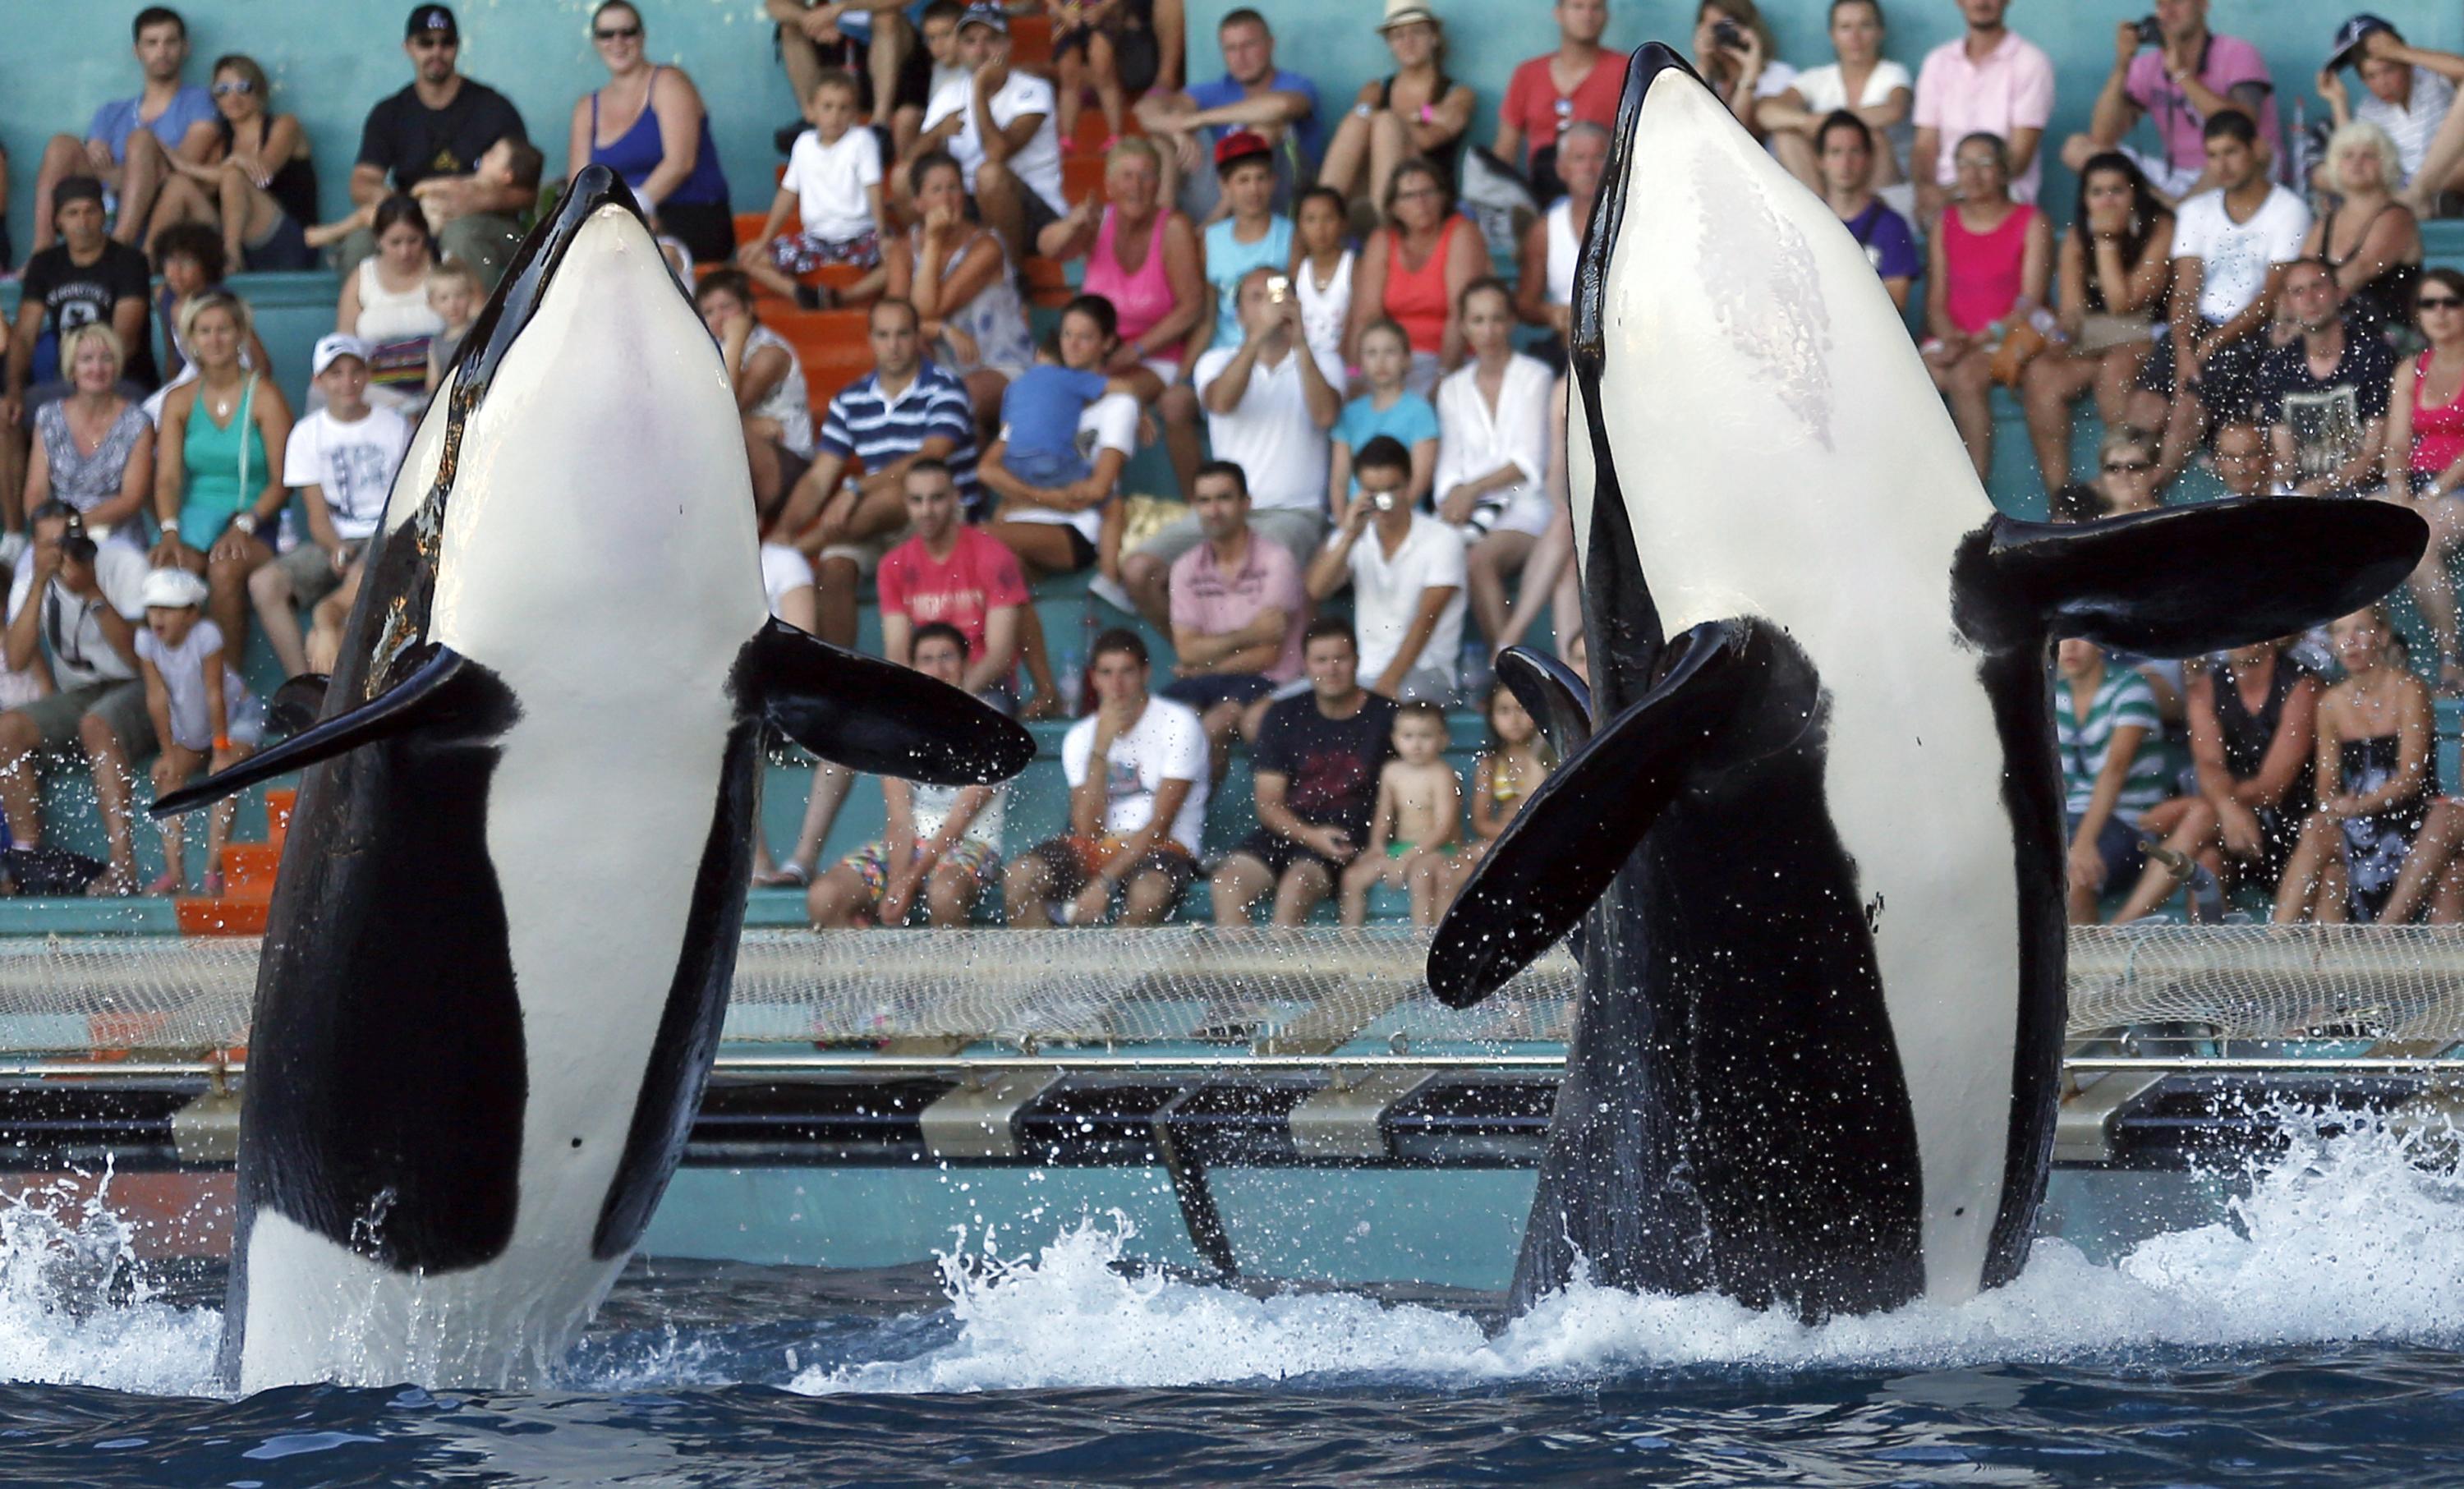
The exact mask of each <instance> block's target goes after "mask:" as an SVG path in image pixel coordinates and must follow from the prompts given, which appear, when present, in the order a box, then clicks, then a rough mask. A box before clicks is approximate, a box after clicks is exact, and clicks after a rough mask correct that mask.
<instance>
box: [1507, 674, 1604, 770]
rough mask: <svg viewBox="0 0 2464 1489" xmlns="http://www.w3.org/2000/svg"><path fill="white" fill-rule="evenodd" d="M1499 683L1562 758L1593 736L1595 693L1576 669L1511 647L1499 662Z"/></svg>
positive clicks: (1578, 748)
mask: <svg viewBox="0 0 2464 1489" xmlns="http://www.w3.org/2000/svg"><path fill="white" fill-rule="evenodd" d="M1497 680H1498V681H1499V682H1502V683H1504V684H1505V685H1506V688H1507V691H1509V692H1511V693H1513V694H1514V696H1515V700H1516V701H1517V702H1519V703H1521V704H1522V705H1523V711H1524V712H1527V713H1529V714H1530V715H1531V720H1532V722H1533V723H1535V724H1538V725H1539V726H1540V734H1541V736H1542V737H1543V738H1545V739H1547V740H1548V741H1549V744H1550V747H1551V749H1554V750H1555V751H1556V752H1557V757H1558V758H1559V759H1565V758H1568V757H1569V756H1571V755H1573V753H1574V752H1575V751H1577V750H1580V749H1581V748H1582V747H1583V745H1584V744H1585V743H1586V742H1587V741H1589V740H1590V739H1591V737H1592V690H1591V689H1590V688H1589V687H1588V686H1586V685H1585V684H1584V682H1583V680H1582V679H1581V678H1579V677H1577V676H1575V675H1574V669H1573V668H1570V667H1568V666H1567V665H1566V664H1565V663H1563V662H1560V661H1558V660H1557V659H1556V658H1555V657H1552V656H1548V655H1545V654H1543V653H1541V652H1537V651H1534V650H1532V649H1531V648H1530V647H1529V646H1508V647H1507V648H1506V650H1505V652H1504V653H1503V654H1501V655H1500V656H1499V657H1498V659H1497Z"/></svg>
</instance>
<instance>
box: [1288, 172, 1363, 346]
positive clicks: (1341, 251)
mask: <svg viewBox="0 0 2464 1489" xmlns="http://www.w3.org/2000/svg"><path fill="white" fill-rule="evenodd" d="M1294 215H1295V216H1296V218H1297V219H1298V220H1297V222H1296V223H1295V225H1294V228H1295V230H1294V233H1293V237H1294V239H1295V242H1294V243H1293V245H1292V293H1293V294H1295V295H1297V296H1300V297H1301V334H1302V335H1303V336H1305V337H1307V338H1308V339H1309V350H1310V351H1313V352H1315V353H1317V355H1318V360H1319V361H1335V362H1339V361H1343V360H1344V357H1343V328H1344V326H1345V324H1346V323H1347V322H1349V321H1350V320H1351V319H1352V245H1351V244H1349V243H1347V242H1346V241H1345V240H1344V236H1343V234H1344V230H1345V228H1346V227H1347V226H1349V224H1348V223H1347V221H1346V219H1345V216H1344V208H1343V193H1342V192H1340V191H1337V190H1335V189H1334V188H1333V187H1331V186H1311V187H1309V190H1307V191H1306V192H1303V193H1302V195H1301V202H1300V208H1299V209H1298V211H1297V212H1296V213H1295V214H1294Z"/></svg>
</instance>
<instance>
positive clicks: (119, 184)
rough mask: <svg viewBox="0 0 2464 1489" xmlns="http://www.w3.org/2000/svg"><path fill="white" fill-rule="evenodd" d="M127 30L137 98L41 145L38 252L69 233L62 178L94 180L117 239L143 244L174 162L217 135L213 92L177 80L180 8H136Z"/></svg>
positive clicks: (198, 151)
mask: <svg viewBox="0 0 2464 1489" xmlns="http://www.w3.org/2000/svg"><path fill="white" fill-rule="evenodd" d="M129 30H130V32H131V33H132V34H133V35H134V37H135V50H136V53H137V65H138V68H139V69H140V70H141V71H142V72H143V74H144V85H143V88H141V89H140V90H139V92H138V94H137V96H136V97H135V98H133V99H112V100H111V101H110V102H108V103H105V104H104V105H102V106H101V107H100V108H99V109H96V110H95V111H94V121H93V122H92V123H91V124H88V125H87V126H86V131H85V138H84V139H83V140H76V139H72V138H70V137H69V136H67V135H54V136H53V137H52V139H51V142H50V143H48V144H47V145H45V146H44V148H43V161H42V164H41V165H40V166H38V167H37V168H36V169H35V172H34V252H35V253H37V254H40V253H41V252H43V251H44V250H45V249H48V248H51V247H52V246H53V245H54V243H55V236H54V235H55V233H58V232H63V231H65V230H64V229H62V228H61V227H60V224H59V221H58V201H59V197H58V191H59V186H60V183H62V182H64V181H69V180H72V179H76V178H80V177H83V178H91V179H93V180H94V181H96V182H97V183H99V188H100V189H105V190H108V191H110V192H111V193H112V194H113V195H114V196H115V197H116V198H118V201H119V207H120V221H119V223H118V224H117V225H116V226H115V227H114V229H113V230H112V237H113V239H114V240H115V241H117V242H119V243H120V244H121V245H123V246H125V247H132V248H133V247H135V246H136V245H137V244H139V243H142V242H143V241H144V238H145V226H146V222H147V220H148V219H149V218H150V217H151V216H152V214H153V209H154V202H155V196H156V193H158V192H160V191H161V190H162V189H163V183H164V182H165V181H166V180H168V179H169V178H170V175H171V162H172V159H173V158H174V157H175V156H185V157H187V159H190V160H198V159H202V158H203V156H204V154H205V151H206V149H207V147H208V145H209V142H211V140H212V139H213V124H214V102H213V99H212V97H211V96H210V95H209V94H208V93H207V92H206V90H205V89H203V88H199V87H196V86H195V85H193V84H190V83H184V82H182V81H181V80H180V74H181V72H182V71H183V70H184V69H185V68H186V67H187V65H188V26H187V22H186V21H184V20H182V19H181V18H180V12H179V11H174V10H172V9H170V8H169V7H168V6H160V5H149V6H147V7H146V8H145V9H143V10H142V11H138V12H137V19H136V21H135V22H134V23H133V24H132V25H131V26H130V28H129ZM97 200H98V201H99V200H100V198H99V197H98V198H97ZM123 339H125V336H124V333H123ZM132 344H133V343H132Z"/></svg>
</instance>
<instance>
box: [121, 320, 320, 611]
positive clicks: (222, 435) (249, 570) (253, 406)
mask: <svg viewBox="0 0 2464 1489" xmlns="http://www.w3.org/2000/svg"><path fill="white" fill-rule="evenodd" d="M250 320H251V317H250V315H249V310H248V305H247V303H246V302H245V301H243V300H241V299H240V298H239V297H238V296H234V295H231V294H230V293H228V292H226V291H220V290H217V291H212V292H209V293H208V294H205V295H200V296H197V297H196V298H194V299H192V300H190V301H189V302H188V303H187V307H186V308H185V309H184V310H183V311H182V312H181V325H180V339H181V340H182V341H184V342H186V343H187V347H188V353H189V357H190V358H191V360H192V361H194V362H195V363H196V368H197V378H196V381H195V382H193V383H182V384H181V385H180V386H178V387H175V388H173V389H171V391H170V392H169V394H168V395H167V396H165V398H164V400H163V418H162V423H161V425H160V426H159V427H158V429H157V431H156V435H155V441H154V511H155V513H156V515H157V521H156V526H158V527H160V528H161V529H162V531H163V538H162V541H161V542H159V543H157V544H155V545H154V551H153V556H152V557H153V561H154V564H155V566H156V567H158V568H160V567H163V566H165V565H169V564H176V565H178V566H179V567H181V568H184V569H187V570H188V571H189V572H190V573H192V574H202V575H204V576H205V577H206V582H207V583H208V584H209V586H210V587H211V589H212V594H211V596H210V598H209V600H208V601H207V603H206V610H207V614H208V615H209V616H211V617H212V619H213V622H214V624H215V625H216V626H217V627H219V628H220V629H221V631H222V633H223V634H224V635H225V636H228V637H232V638H235V639H234V641H233V645H235V646H246V644H247V641H246V638H247V636H248V580H249V576H250V575H252V574H253V573H255V572H256V571H257V570H258V569H260V568H262V567H264V566H265V565H266V564H268V563H271V562H272V561H274V546H273V543H272V541H271V539H272V537H273V536H274V523H275V521H276V520H278V519H279V518H280V516H281V515H282V508H283V505H284V503H286V502H287V501H289V500H290V497H291V491H290V488H289V487H288V486H286V485H285V484H284V483H283V476H282V469H281V467H280V466H279V465H278V464H277V463H276V462H275V460H274V459H273V457H272V455H271V453H270V452H272V451H275V450H285V451H287V450H288V449H289V447H290V440H291V405H290V404H289V403H288V402H287V401H286V400H285V399H284V398H283V396H282V390H281V389H280V388H278V387H276V386H275V384H274V380H273V379H271V378H268V377H266V376H265V375H264V374H262V373H256V372H251V371H249V370H248V369H247V368H245V367H242V366H241V365H240V361H239V348H240V345H241V343H243V342H244V341H246V340H247V339H248V335H249V330H250ZM260 534H261V535H262V536H260Z"/></svg>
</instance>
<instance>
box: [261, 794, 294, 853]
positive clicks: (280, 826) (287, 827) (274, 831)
mask: <svg viewBox="0 0 2464 1489" xmlns="http://www.w3.org/2000/svg"><path fill="white" fill-rule="evenodd" d="M298 803H299V793H298V791H297V789H296V788H294V787H290V786H277V787H275V789H273V790H271V791H268V792H267V793H266V794H265V841H266V843H267V844H268V845H269V846H271V847H273V848H274V849H275V851H276V852H279V851H281V848H282V843H283V841H284V840H285V839H287V838H289V837H290V836H291V812H292V809H293V808H294V807H296V806H297V805H298Z"/></svg>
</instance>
